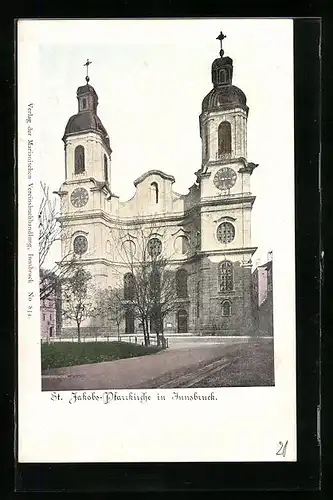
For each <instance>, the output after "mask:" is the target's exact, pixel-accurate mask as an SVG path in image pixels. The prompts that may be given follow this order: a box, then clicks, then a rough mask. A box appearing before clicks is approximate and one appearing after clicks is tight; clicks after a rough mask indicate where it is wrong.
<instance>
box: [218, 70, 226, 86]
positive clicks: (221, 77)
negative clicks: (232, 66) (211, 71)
mask: <svg viewBox="0 0 333 500" xmlns="http://www.w3.org/2000/svg"><path fill="white" fill-rule="evenodd" d="M226 76H227V75H226V71H225V69H220V82H221V83H225V82H226V81H227V78H226Z"/></svg>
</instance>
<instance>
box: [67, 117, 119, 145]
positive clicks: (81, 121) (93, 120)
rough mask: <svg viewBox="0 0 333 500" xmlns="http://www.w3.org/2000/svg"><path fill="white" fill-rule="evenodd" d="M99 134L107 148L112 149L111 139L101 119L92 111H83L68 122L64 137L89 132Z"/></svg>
mask: <svg viewBox="0 0 333 500" xmlns="http://www.w3.org/2000/svg"><path fill="white" fill-rule="evenodd" d="M91 130H93V131H97V132H99V133H100V134H101V135H102V137H103V139H104V141H105V142H106V144H107V146H108V147H109V148H110V139H109V136H108V133H107V131H106V129H105V127H104V125H103V123H102V122H101V119H100V118H99V117H98V116H97V114H96V113H95V112H94V111H92V110H87V111H81V112H80V113H77V114H76V115H73V116H71V117H70V119H69V120H68V122H67V125H66V128H65V133H64V137H65V136H66V135H68V134H75V133H78V132H88V131H91Z"/></svg>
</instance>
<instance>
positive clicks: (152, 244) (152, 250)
mask: <svg viewBox="0 0 333 500" xmlns="http://www.w3.org/2000/svg"><path fill="white" fill-rule="evenodd" d="M147 249H148V253H149V255H150V256H151V257H153V258H156V257H157V256H158V255H160V253H161V252H162V242H161V241H160V240H159V239H158V238H151V240H149V241H148V244H147Z"/></svg>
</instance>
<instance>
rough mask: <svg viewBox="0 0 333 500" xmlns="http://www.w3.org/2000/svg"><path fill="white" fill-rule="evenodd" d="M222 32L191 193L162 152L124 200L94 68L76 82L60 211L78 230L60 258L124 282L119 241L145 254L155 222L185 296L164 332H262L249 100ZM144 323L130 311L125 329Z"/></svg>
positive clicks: (101, 281) (106, 281)
mask: <svg viewBox="0 0 333 500" xmlns="http://www.w3.org/2000/svg"><path fill="white" fill-rule="evenodd" d="M223 37H224V36H223V35H222V34H221V36H220V37H219V39H220V40H221V51H220V57H219V58H217V59H215V60H214V61H213V63H212V73H211V74H212V83H213V88H212V89H211V90H210V92H209V93H208V94H207V95H206V97H204V99H203V101H202V112H201V114H200V117H199V123H200V137H201V140H202V162H201V168H200V169H199V170H198V171H197V172H196V182H195V183H194V184H193V185H192V186H191V187H190V188H189V192H188V194H185V195H182V194H179V193H176V192H174V191H173V189H172V185H173V183H174V182H175V179H174V177H173V176H172V175H169V174H167V173H164V172H161V171H160V170H159V169H158V160H157V159H154V158H151V159H150V164H151V170H149V171H148V172H146V173H143V174H142V175H141V176H140V177H139V178H138V179H136V180H135V181H134V185H135V187H136V193H135V195H134V196H133V197H132V198H131V199H130V200H128V201H125V202H122V201H120V200H119V197H118V196H117V195H116V194H114V193H113V192H112V180H111V177H112V176H111V173H112V174H113V175H121V172H117V171H116V170H115V171H114V173H113V170H112V169H111V153H112V149H111V145H110V139H109V135H108V133H107V131H106V128H105V127H104V126H103V124H102V122H101V120H100V118H99V117H98V115H97V105H98V96H97V93H96V91H95V89H94V88H93V87H92V86H91V85H90V84H89V77H88V76H87V77H86V85H83V86H81V87H79V88H78V89H77V93H76V96H77V101H78V112H77V114H75V115H74V116H72V117H71V118H70V119H69V120H68V122H67V125H66V127H65V133H64V136H63V141H64V145H65V181H64V183H63V184H62V185H61V187H60V190H59V191H58V194H59V196H60V199H61V217H60V220H61V222H62V223H63V227H64V228H65V229H66V232H67V233H68V232H70V234H71V235H72V237H71V240H70V241H68V238H67V239H66V240H65V241H63V244H62V257H64V256H66V255H68V253H69V252H70V250H71V248H72V249H73V250H74V252H75V253H77V254H79V255H80V256H81V259H80V261H81V262H82V263H83V264H84V265H85V266H86V268H87V269H88V270H89V271H90V272H91V274H92V275H93V279H94V283H95V284H96V286H97V287H99V288H105V287H107V286H116V282H117V285H118V286H119V279H120V283H121V282H122V281H126V279H128V270H127V269H126V268H125V266H124V264H123V261H122V258H121V255H119V250H121V251H122V249H124V248H125V246H126V248H127V251H128V249H130V250H131V252H133V253H134V254H136V255H137V256H138V258H140V245H139V244H138V231H139V229H140V228H142V227H144V228H146V229H148V230H149V231H150V233H151V234H150V239H151V242H150V244H149V245H150V249H151V251H152V252H163V255H165V256H166V257H167V258H168V259H170V265H171V267H172V269H173V270H174V272H175V276H176V280H177V289H179V304H178V307H177V309H176V310H175V311H174V312H173V313H172V314H170V315H169V317H168V318H166V319H165V324H164V329H165V331H176V332H180V333H187V332H190V333H202V334H220V335H242V334H249V333H250V334H251V333H255V322H254V318H253V310H252V276H251V268H252V262H251V258H252V255H253V254H254V252H255V251H256V247H253V246H252V243H251V211H252V206H253V203H254V201H255V196H253V195H252V193H251V187H250V180H251V175H252V172H253V170H254V168H255V167H256V166H257V165H256V164H254V163H251V162H248V161H247V118H248V111H249V108H248V106H247V104H246V96H245V94H244V93H243V91H242V90H240V89H239V88H238V87H236V86H234V85H233V83H232V77H233V61H232V59H231V58H230V57H224V56H223V55H224V51H223V50H222V39H223ZM193 77H194V78H195V75H194V76H193ZM157 105H158V106H161V103H158V104H157ZM175 111H177V110H175ZM143 126H144V117H143ZM147 126H149V124H147ZM129 133H130V130H129ZM119 241H122V243H121V245H119V244H118V243H117V242H119ZM64 326H65V327H66V328H72V327H73V328H75V325H72V324H69V323H67V324H66V325H64ZM82 327H83V328H82V331H84V329H86V330H87V333H89V334H91V333H94V331H97V330H98V329H99V328H100V326H99V325H98V320H96V318H95V319H94V320H92V321H86V322H85V323H84V324H83V325H82ZM138 327H139V325H138V324H137V325H136V323H135V320H134V318H133V317H132V316H131V313H130V312H129V313H128V315H127V317H126V321H125V325H124V327H123V329H122V331H126V332H127V333H132V332H133V330H134V329H135V330H137V328H138ZM96 329H97V330H96Z"/></svg>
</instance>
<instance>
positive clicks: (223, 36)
mask: <svg viewBox="0 0 333 500" xmlns="http://www.w3.org/2000/svg"><path fill="white" fill-rule="evenodd" d="M225 38H227V35H224V34H223V33H222V31H221V32H220V34H219V36H217V37H216V40H220V49H221V50H220V56H221V57H223V54H224V50H223V49H222V42H223V40H224V39H225Z"/></svg>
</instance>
